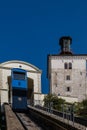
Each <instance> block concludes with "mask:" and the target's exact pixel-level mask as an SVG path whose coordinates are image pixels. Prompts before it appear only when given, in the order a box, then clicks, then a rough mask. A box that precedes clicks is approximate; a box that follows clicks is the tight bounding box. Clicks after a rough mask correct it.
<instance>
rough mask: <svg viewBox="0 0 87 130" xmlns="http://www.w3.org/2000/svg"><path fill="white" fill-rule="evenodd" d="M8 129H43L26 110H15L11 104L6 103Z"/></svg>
mask: <svg viewBox="0 0 87 130" xmlns="http://www.w3.org/2000/svg"><path fill="white" fill-rule="evenodd" d="M4 109H5V118H6V130H42V128H41V127H39V126H38V125H37V124H36V123H35V122H34V121H33V120H32V119H31V118H30V117H29V113H28V111H27V113H26V112H21V113H20V112H13V111H12V109H11V107H10V105H9V104H4Z"/></svg>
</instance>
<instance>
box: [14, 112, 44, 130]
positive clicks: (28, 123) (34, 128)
mask: <svg viewBox="0 0 87 130" xmlns="http://www.w3.org/2000/svg"><path fill="white" fill-rule="evenodd" d="M16 115H17V117H18V119H19V120H20V122H21V123H22V125H23V127H24V128H25V130H42V128H41V127H40V126H38V125H37V124H36V123H35V122H34V121H33V120H32V119H31V117H29V114H28V113H19V112H16Z"/></svg>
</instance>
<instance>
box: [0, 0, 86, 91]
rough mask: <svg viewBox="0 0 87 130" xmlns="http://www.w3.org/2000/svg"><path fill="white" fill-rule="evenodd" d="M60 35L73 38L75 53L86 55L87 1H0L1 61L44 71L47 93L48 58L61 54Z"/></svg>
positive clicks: (43, 84)
mask: <svg viewBox="0 0 87 130" xmlns="http://www.w3.org/2000/svg"><path fill="white" fill-rule="evenodd" d="M61 36H71V37H72V50H73V53H76V54H83V53H85V54H87V0H28V1H26V0H24V1H22V0H17V1H16V0H11V1H9V0H7V1H4V0H3V1H0V62H5V61H9V60H22V61H26V62H29V63H31V64H33V65H35V66H37V67H38V68H39V69H41V70H42V71H43V73H42V92H43V93H47V92H48V86H49V85H48V81H47V55H48V54H58V53H59V51H60V47H59V45H58V40H59V38H60V37H61Z"/></svg>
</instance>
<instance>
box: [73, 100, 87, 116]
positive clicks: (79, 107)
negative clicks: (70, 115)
mask: <svg viewBox="0 0 87 130" xmlns="http://www.w3.org/2000/svg"><path fill="white" fill-rule="evenodd" d="M75 112H76V114H77V115H81V116H86V115H87V99H84V100H83V101H82V102H78V103H76V104H75Z"/></svg>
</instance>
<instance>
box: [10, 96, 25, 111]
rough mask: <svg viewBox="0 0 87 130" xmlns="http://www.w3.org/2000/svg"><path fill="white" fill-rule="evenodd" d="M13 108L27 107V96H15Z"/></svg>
mask: <svg viewBox="0 0 87 130" xmlns="http://www.w3.org/2000/svg"><path fill="white" fill-rule="evenodd" d="M12 108H13V109H27V97H19V96H13V103H12Z"/></svg>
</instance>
